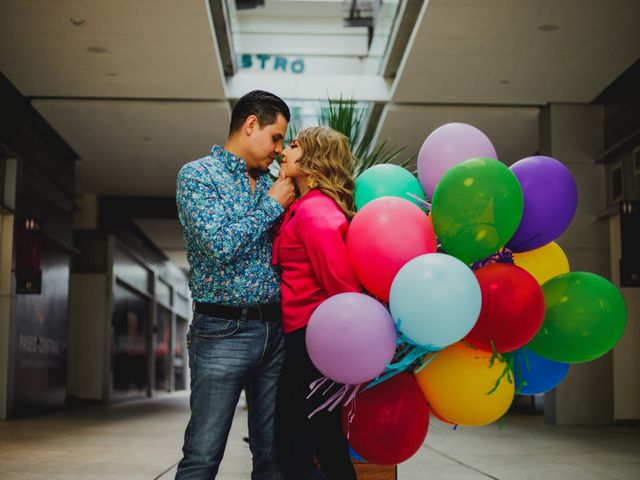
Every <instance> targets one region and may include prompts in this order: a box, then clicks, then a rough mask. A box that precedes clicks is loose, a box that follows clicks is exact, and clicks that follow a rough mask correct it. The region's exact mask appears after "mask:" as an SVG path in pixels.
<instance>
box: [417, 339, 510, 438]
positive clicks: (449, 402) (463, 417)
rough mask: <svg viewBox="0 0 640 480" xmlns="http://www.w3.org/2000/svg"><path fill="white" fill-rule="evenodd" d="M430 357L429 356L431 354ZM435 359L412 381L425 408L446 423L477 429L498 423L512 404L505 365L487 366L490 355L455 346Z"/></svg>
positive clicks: (460, 345)
mask: <svg viewBox="0 0 640 480" xmlns="http://www.w3.org/2000/svg"><path fill="white" fill-rule="evenodd" d="M431 355H433V354H431ZM435 355H436V356H435V358H434V359H433V360H432V361H431V362H429V364H428V365H427V366H425V367H424V368H423V369H422V370H420V371H419V372H417V373H416V380H418V384H419V385H420V388H421V389H422V393H424V395H425V397H426V398H427V402H428V403H429V405H430V406H431V407H432V408H433V410H435V411H436V412H438V414H440V416H442V417H444V418H446V419H447V420H449V421H450V422H453V423H457V424H458V425H466V426H480V425H487V424H489V423H491V422H494V421H496V420H498V419H499V418H500V417H502V415H504V414H505V413H506V411H507V410H508V409H509V406H510V405H511V402H512V401H513V397H514V393H515V387H514V384H513V382H509V380H508V379H507V376H506V375H505V376H504V377H502V378H501V379H500V384H499V386H498V388H497V389H496V390H494V391H493V392H491V393H489V392H490V391H491V390H492V389H493V388H494V387H495V385H496V382H497V381H498V379H499V378H500V376H501V375H502V373H503V372H504V369H505V367H506V364H505V363H502V362H499V361H497V360H496V361H495V362H494V363H493V365H492V366H489V364H490V360H491V354H488V353H485V352H481V351H479V350H474V349H472V348H469V347H467V346H466V345H465V344H464V343H462V342H458V343H454V344H453V345H450V346H448V347H447V348H445V349H443V350H441V351H440V352H437V353H436V354H435Z"/></svg>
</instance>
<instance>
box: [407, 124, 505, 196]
mask: <svg viewBox="0 0 640 480" xmlns="http://www.w3.org/2000/svg"><path fill="white" fill-rule="evenodd" d="M475 157H489V158H495V159H497V158H498V155H497V154H496V150H495V148H493V145H492V144H491V140H489V138H488V137H487V136H486V135H485V134H484V133H482V132H481V131H480V130H478V129H477V128H476V127H473V126H471V125H467V124H466V123H447V124H446V125H442V126H441V127H439V128H436V129H435V130H434V131H433V132H431V134H430V135H429V136H428V137H427V139H426V140H425V141H424V143H423V144H422V147H420V152H419V153H418V180H420V185H422V188H423V190H424V192H425V193H426V194H427V197H429V198H433V192H434V190H435V189H436V185H438V182H439V181H440V179H441V178H442V176H443V175H444V174H445V173H446V172H447V171H448V170H449V169H450V168H451V167H453V166H455V165H457V164H458V163H460V162H464V161H465V160H468V159H470V158H475Z"/></svg>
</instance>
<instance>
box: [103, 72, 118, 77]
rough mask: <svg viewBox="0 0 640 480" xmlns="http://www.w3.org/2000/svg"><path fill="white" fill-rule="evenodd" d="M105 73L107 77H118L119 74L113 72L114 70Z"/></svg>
mask: <svg viewBox="0 0 640 480" xmlns="http://www.w3.org/2000/svg"><path fill="white" fill-rule="evenodd" d="M105 75H106V76H107V77H117V76H118V74H117V73H113V72H109V73H105Z"/></svg>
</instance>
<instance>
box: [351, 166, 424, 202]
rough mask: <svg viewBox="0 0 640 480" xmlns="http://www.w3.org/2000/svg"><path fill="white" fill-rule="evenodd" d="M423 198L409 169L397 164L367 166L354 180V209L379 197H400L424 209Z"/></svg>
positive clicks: (419, 187)
mask: <svg viewBox="0 0 640 480" xmlns="http://www.w3.org/2000/svg"><path fill="white" fill-rule="evenodd" d="M408 194H412V195H415V196H416V197H418V198H420V199H421V200H425V197H424V192H423V191H422V187H421V186H420V182H419V181H418V179H417V178H416V177H414V176H413V175H412V174H411V172H410V171H409V170H407V169H406V168H402V167H401V166H399V165H391V164H388V163H387V164H382V165H375V166H373V167H371V168H367V169H366V170H365V171H364V172H362V173H361V174H360V175H359V176H358V178H357V180H356V189H355V197H356V198H355V201H356V210H360V209H361V208H362V207H364V206H365V205H366V204H367V203H369V202H370V201H371V200H375V199H376V198H379V197H401V198H404V199H405V200H409V201H410V202H413V203H415V204H416V205H418V206H419V207H420V208H422V209H424V204H423V203H422V202H420V200H417V199H416V198H414V197H412V196H411V195H408Z"/></svg>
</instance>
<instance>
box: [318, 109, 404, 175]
mask: <svg viewBox="0 0 640 480" xmlns="http://www.w3.org/2000/svg"><path fill="white" fill-rule="evenodd" d="M364 114H365V110H364V109H362V108H357V105H356V101H355V100H353V99H350V100H346V99H343V98H342V97H340V98H339V99H338V100H329V106H328V107H325V108H322V109H321V110H320V113H319V115H318V122H319V123H320V125H326V126H328V127H331V128H333V129H334V130H337V131H339V132H341V133H342V134H344V135H346V136H347V138H348V139H349V144H350V145H351V151H352V152H353V155H354V156H355V157H356V164H355V167H354V172H353V175H354V177H357V176H358V175H360V174H361V173H362V172H364V171H365V170H366V169H367V168H369V167H372V166H374V165H379V164H382V163H397V162H396V160H397V159H398V157H399V156H400V154H401V153H402V152H403V151H404V149H405V147H400V148H398V147H394V146H392V145H390V144H389V143H388V140H383V141H382V142H381V143H378V144H375V145H374V144H373V135H374V130H373V129H369V130H368V131H366V132H364V133H363V131H362V129H363V127H364ZM415 159H416V156H415V155H414V156H412V157H410V158H407V159H405V160H403V161H402V162H400V163H399V165H400V166H401V167H405V168H406V167H408V166H410V165H411V164H412V163H414V162H415Z"/></svg>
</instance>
